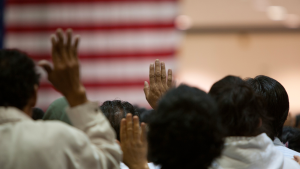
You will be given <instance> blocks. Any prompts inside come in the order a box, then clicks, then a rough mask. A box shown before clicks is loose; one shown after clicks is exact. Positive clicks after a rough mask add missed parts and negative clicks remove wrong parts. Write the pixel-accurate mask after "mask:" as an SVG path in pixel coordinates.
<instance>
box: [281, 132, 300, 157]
mask: <svg viewBox="0 0 300 169" xmlns="http://www.w3.org/2000/svg"><path fill="white" fill-rule="evenodd" d="M281 141H282V142H283V143H284V144H286V145H287V146H288V148H290V149H292V150H295V151H297V152H300V130H299V129H297V128H292V127H283V130H282V136H281Z"/></svg>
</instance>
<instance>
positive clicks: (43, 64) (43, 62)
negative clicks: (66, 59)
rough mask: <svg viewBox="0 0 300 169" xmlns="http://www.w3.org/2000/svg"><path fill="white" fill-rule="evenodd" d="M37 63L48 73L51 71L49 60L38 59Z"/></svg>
mask: <svg viewBox="0 0 300 169" xmlns="http://www.w3.org/2000/svg"><path fill="white" fill-rule="evenodd" d="M38 65H39V66H40V67H42V68H43V69H44V70H45V71H46V72H47V74H48V75H49V74H50V73H51V72H52V67H51V63H50V62H49V61H47V60H41V61H39V63H38Z"/></svg>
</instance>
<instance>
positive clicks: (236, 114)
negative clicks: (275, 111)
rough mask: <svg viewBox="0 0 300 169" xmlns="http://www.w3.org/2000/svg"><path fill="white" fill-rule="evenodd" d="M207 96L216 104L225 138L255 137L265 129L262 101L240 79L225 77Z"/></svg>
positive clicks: (265, 121)
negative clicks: (225, 133) (225, 131)
mask: <svg viewBox="0 0 300 169" xmlns="http://www.w3.org/2000/svg"><path fill="white" fill-rule="evenodd" d="M209 94H210V95H211V96H212V97H213V98H214V99H215V100H216V102H217V103H218V106H219V110H220V115H221V119H222V124H223V125H224V127H226V128H227V136H256V135H258V134H260V133H262V132H263V131H265V130H266V129H267V124H268V121H267V120H268V119H267V117H266V111H265V110H264V104H263V100H262V99H261V98H260V97H259V96H258V95H257V94H255V92H254V91H253V89H252V88H251V87H250V86H249V85H248V84H247V83H246V82H245V81H243V80H242V79H241V78H239V77H236V76H226V77H224V78H223V79H221V80H219V81H217V82H216V83H214V84H213V86H212V87H211V89H210V91H209ZM262 124H263V125H262Z"/></svg>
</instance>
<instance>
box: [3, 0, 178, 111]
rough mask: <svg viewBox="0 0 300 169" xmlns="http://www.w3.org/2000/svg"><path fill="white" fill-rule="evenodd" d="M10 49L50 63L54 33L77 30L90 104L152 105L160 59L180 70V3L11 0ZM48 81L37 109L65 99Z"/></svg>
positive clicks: (159, 0)
mask: <svg viewBox="0 0 300 169" xmlns="http://www.w3.org/2000/svg"><path fill="white" fill-rule="evenodd" d="M4 9H5V10H4V30H5V31H4V32H5V34H4V40H3V46H4V47H5V48H17V49H20V50H22V51H25V52H27V53H28V54H29V55H30V57H32V58H33V59H34V60H35V61H39V60H42V59H48V60H49V59H50V48H51V47H50V40H49V38H50V35H51V34H52V33H54V31H55V30H56V29H57V28H62V29H64V30H66V29H67V28H72V29H73V31H74V34H79V35H80V37H81V42H80V45H79V46H80V47H79V57H80V62H81V77H82V81H83V83H84V85H85V87H86V88H87V93H88V97H89V99H90V100H97V101H99V102H103V101H105V100H113V99H121V100H126V101H129V102H131V103H133V104H138V105H142V106H145V105H147V102H146V99H145V96H144V93H143V82H144V81H145V80H148V79H149V78H148V71H149V64H150V63H154V60H155V59H157V58H159V59H160V60H162V61H164V62H165V63H166V66H167V68H173V69H174V68H175V53H176V48H177V46H178V43H179V41H180V33H179V32H178V31H177V30H176V29H175V25H174V19H175V17H176V16H177V14H178V10H179V9H178V1H177V0H7V1H6V3H5V8H4ZM38 71H41V74H42V79H41V85H40V89H39V93H38V103H37V107H41V108H43V109H46V108H47V107H48V105H49V104H50V103H51V102H53V101H54V100H55V99H56V98H59V97H61V95H60V94H59V93H58V92H56V91H55V90H54V89H53V88H52V87H51V85H50V84H49V82H48V81H47V80H46V76H45V72H43V71H42V70H41V69H38Z"/></svg>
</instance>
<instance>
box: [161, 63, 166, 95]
mask: <svg viewBox="0 0 300 169" xmlns="http://www.w3.org/2000/svg"><path fill="white" fill-rule="evenodd" d="M166 78H167V73H166V66H165V63H164V62H161V83H162V85H163V87H164V88H165V90H168V85H167V79H166Z"/></svg>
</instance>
